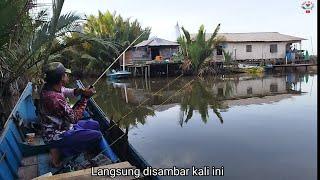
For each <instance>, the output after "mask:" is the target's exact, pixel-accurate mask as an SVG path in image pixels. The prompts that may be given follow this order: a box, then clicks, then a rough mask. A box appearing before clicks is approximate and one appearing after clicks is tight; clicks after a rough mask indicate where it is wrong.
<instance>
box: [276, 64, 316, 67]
mask: <svg viewBox="0 0 320 180" xmlns="http://www.w3.org/2000/svg"><path fill="white" fill-rule="evenodd" d="M272 66H273V67H299V66H316V64H280V65H272Z"/></svg>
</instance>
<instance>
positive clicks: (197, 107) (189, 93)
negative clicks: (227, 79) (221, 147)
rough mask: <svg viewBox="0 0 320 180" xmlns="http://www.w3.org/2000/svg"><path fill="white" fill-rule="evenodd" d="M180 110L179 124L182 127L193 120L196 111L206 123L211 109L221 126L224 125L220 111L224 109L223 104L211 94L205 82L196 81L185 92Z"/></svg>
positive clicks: (182, 95)
mask: <svg viewBox="0 0 320 180" xmlns="http://www.w3.org/2000/svg"><path fill="white" fill-rule="evenodd" d="M180 108H181V111H182V113H181V116H180V120H179V124H180V125H181V126H182V125H183V123H187V122H188V121H189V120H190V119H191V118H192V116H193V112H194V111H198V112H199V113H200V115H201V119H202V121H203V122H204V123H206V122H207V121H208V117H209V115H208V111H209V109H212V110H213V112H214V114H216V116H217V117H218V119H219V120H220V122H221V124H222V123H223V119H222V116H221V114H220V112H219V110H218V109H221V108H222V103H221V101H219V100H218V99H217V97H216V96H214V95H213V94H212V93H211V92H210V88H209V87H208V86H206V84H205V82H204V81H200V80H197V81H194V82H193V83H192V85H191V86H188V87H187V88H186V89H185V90H184V91H183V93H182V94H181V101H180Z"/></svg>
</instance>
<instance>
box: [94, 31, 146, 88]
mask: <svg viewBox="0 0 320 180" xmlns="http://www.w3.org/2000/svg"><path fill="white" fill-rule="evenodd" d="M145 32H146V31H143V32H142V33H141V34H140V36H138V37H137V38H136V39H135V40H134V41H132V43H131V44H130V45H129V46H128V47H127V48H126V49H125V50H124V51H123V52H122V53H121V54H120V55H119V56H118V57H117V59H115V60H114V61H113V62H112V63H111V64H110V65H109V67H108V68H107V69H106V70H105V71H104V72H103V73H102V74H101V75H100V76H99V77H98V79H97V80H96V81H95V82H94V83H93V84H92V85H91V86H90V88H93V87H94V85H96V84H97V82H98V81H99V80H100V79H101V78H102V77H103V75H104V74H105V73H106V72H108V70H109V69H110V68H111V66H112V65H113V64H114V63H116V62H117V61H118V59H119V58H120V57H121V56H122V55H123V53H125V52H126V51H127V50H128V49H129V48H130V47H131V46H132V45H133V44H134V43H135V42H136V41H137V40H138V39H139V38H140V37H141V36H142V35H143V34H144V33H145Z"/></svg>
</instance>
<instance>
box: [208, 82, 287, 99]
mask: <svg viewBox="0 0 320 180" xmlns="http://www.w3.org/2000/svg"><path fill="white" fill-rule="evenodd" d="M212 91H213V93H214V94H215V95H217V96H218V97H224V98H227V99H228V98H229V97H235V98H241V97H248V96H265V95H270V94H274V93H286V92H287V88H286V78H285V77H266V78H255V79H253V78H242V79H240V80H239V81H238V82H236V81H225V82H218V83H215V84H213V86H212Z"/></svg>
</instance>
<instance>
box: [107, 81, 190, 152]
mask: <svg viewBox="0 0 320 180" xmlns="http://www.w3.org/2000/svg"><path fill="white" fill-rule="evenodd" d="M194 80H195V79H192V80H190V81H189V82H188V83H186V84H185V85H184V86H183V87H182V88H180V89H179V90H178V91H176V92H175V93H174V94H173V95H171V96H169V97H168V98H167V99H166V100H165V101H163V102H162V103H161V104H160V105H159V106H158V107H156V108H153V110H156V109H158V108H159V107H161V105H163V104H164V103H166V102H168V101H169V100H170V99H171V98H173V97H174V96H176V95H177V94H178V93H180V91H182V89H184V88H186V87H187V86H189V85H191V83H192V82H193V81H194ZM125 135H126V133H124V134H122V135H121V136H120V137H118V138H117V139H116V140H114V141H113V142H112V143H111V144H110V145H109V146H110V147H111V146H112V145H114V144H115V143H116V142H118V141H119V140H120V139H121V138H123V137H124V136H125ZM104 151H105V150H103V151H102V152H104Z"/></svg>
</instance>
